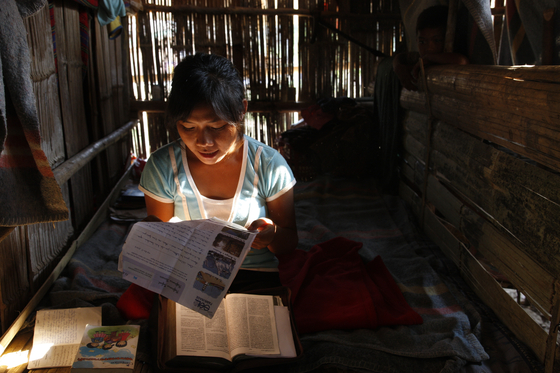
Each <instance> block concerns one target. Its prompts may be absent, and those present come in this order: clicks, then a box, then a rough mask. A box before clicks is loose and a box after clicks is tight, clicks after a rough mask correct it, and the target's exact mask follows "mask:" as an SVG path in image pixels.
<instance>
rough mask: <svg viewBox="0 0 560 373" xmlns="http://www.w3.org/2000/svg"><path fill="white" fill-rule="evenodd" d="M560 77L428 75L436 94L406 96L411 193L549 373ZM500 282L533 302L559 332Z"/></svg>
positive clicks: (558, 311) (557, 310) (559, 251)
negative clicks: (535, 316) (541, 322)
mask: <svg viewBox="0 0 560 373" xmlns="http://www.w3.org/2000/svg"><path fill="white" fill-rule="evenodd" d="M559 73H560V67H558V66H538V67H504V66H474V65H472V66H462V67H457V66H439V67H433V68H431V69H430V70H429V71H428V72H427V92H428V93H427V94H426V93H423V92H425V91H423V90H422V91H421V92H420V93H418V92H411V91H407V90H403V92H402V94H401V105H402V106H403V107H404V108H405V109H407V114H406V117H405V120H404V139H403V157H402V165H401V171H402V172H401V174H402V180H403V183H401V195H402V196H403V197H405V199H407V200H408V201H409V202H411V204H412V205H413V206H415V209H416V214H417V216H418V218H419V220H420V222H421V224H422V225H423V228H424V230H425V231H426V232H427V233H428V235H429V237H430V238H431V239H432V240H433V241H434V242H435V243H436V244H438V245H439V246H440V247H441V248H442V249H443V250H444V251H445V252H446V254H447V255H448V256H449V257H450V258H452V259H453V260H454V261H455V263H456V264H457V265H458V267H459V269H460V271H461V274H462V275H463V277H464V278H465V279H466V280H467V282H468V283H469V284H470V286H471V287H472V289H474V291H475V292H476V293H477V294H478V295H479V297H480V298H481V299H482V300H483V301H484V302H485V303H486V304H487V305H489V306H490V307H491V308H492V309H493V310H494V311H495V313H496V314H497V316H498V317H499V318H500V319H501V320H502V321H503V322H504V323H505V324H506V325H507V326H508V327H509V328H510V329H511V330H512V331H513V332H514V333H515V334H516V335H517V336H518V337H519V338H520V339H521V340H522V341H524V342H525V343H526V344H527V345H528V346H529V347H531V348H532V349H533V350H534V352H535V353H536V355H537V356H538V357H539V359H541V361H543V362H544V363H545V366H546V371H547V372H552V371H558V367H559V366H560V365H559V364H560V349H559V348H557V334H558V328H557V327H554V326H555V325H557V324H558V323H559V322H560V293H559V290H560V287H559V285H560V283H559V279H560V233H559V232H560V193H559V191H560V188H559V186H560V142H559V140H560V131H559V128H558V117H559V110H560V105H559V104H558V102H557V101H558V97H560V85H559V84H558V83H560V79H559V76H560V74H559ZM426 97H428V98H426ZM427 165H428V167H427ZM496 273H499V275H498V276H496V275H495V274H496ZM497 279H499V280H500V282H502V283H504V281H505V282H506V283H507V284H508V285H507V286H509V287H512V288H515V289H518V290H519V291H520V292H521V293H522V294H524V295H525V296H526V297H527V299H528V300H529V302H530V304H531V305H532V306H533V307H535V308H536V309H538V310H539V311H540V313H541V314H542V315H543V317H544V318H546V319H547V320H548V322H549V325H551V326H550V328H549V329H543V328H542V327H541V326H540V325H538V324H537V323H536V322H535V321H534V320H533V319H532V318H531V317H530V316H529V315H528V314H527V313H526V312H525V311H524V310H523V309H522V308H521V307H520V306H519V305H518V304H517V302H516V301H514V300H513V299H512V298H511V297H510V296H509V295H508V294H506V292H505V291H504V290H503V289H502V285H501V284H500V283H499V282H498V281H497ZM510 284H511V285H510ZM554 364H555V366H554Z"/></svg>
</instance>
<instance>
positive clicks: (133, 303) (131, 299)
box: [117, 284, 156, 320]
mask: <svg viewBox="0 0 560 373" xmlns="http://www.w3.org/2000/svg"><path fill="white" fill-rule="evenodd" d="M155 294H156V293H154V292H153V291H151V290H148V289H145V288H143V287H141V286H138V285H136V284H130V286H129V287H128V289H126V291H125V292H124V293H123V294H122V295H121V297H120V298H119V300H118V302H117V309H118V310H119V311H120V313H121V315H122V317H124V318H125V319H127V320H140V319H147V318H148V317H150V311H151V310H152V305H153V304H154V300H155Z"/></svg>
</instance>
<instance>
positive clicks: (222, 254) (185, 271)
mask: <svg viewBox="0 0 560 373" xmlns="http://www.w3.org/2000/svg"><path fill="white" fill-rule="evenodd" d="M256 235H257V232H249V231H248V230H246V229H245V228H244V227H242V226H239V225H236V224H232V223H228V222H224V221H222V220H219V219H216V218H212V219H203V220H192V221H181V222H178V223H169V222H167V223H164V222H140V223H136V224H135V225H134V226H133V227H132V229H131V231H130V233H129V234H128V237H127V239H126V242H125V244H124V245H123V250H122V254H121V257H120V260H119V262H120V263H119V268H121V269H122V271H123V278H125V279H126V280H129V281H131V282H134V283H136V284H137V285H140V286H142V287H144V288H146V289H149V290H151V291H154V292H156V293H158V294H161V295H163V296H165V297H167V298H168V299H171V300H173V301H175V302H177V303H179V304H182V305H183V306H185V307H187V308H190V309H193V310H195V311H197V312H199V313H201V314H203V315H205V316H207V317H210V318H212V317H213V315H214V313H215V312H216V310H217V308H218V306H219V305H220V303H221V301H222V299H223V298H224V296H225V294H226V293H227V290H228V289H229V286H230V285H231V282H232V281H233V278H234V277H235V274H236V273H237V271H238V270H239V268H240V267H241V263H242V262H243V260H244V259H245V256H246V255H247V253H248V252H249V250H250V248H251V244H252V243H253V240H254V239H255V236H256Z"/></svg>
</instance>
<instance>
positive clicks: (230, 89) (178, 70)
mask: <svg viewBox="0 0 560 373" xmlns="http://www.w3.org/2000/svg"><path fill="white" fill-rule="evenodd" d="M244 99H245V87H244V86H243V81H242V80H241V76H240V74H239V72H238V71H237V69H236V68H235V66H233V64H232V63H231V61H229V60H228V59H227V58H225V57H222V56H218V55H215V54H205V53H196V54H195V55H192V56H188V57H185V58H184V59H183V60H182V61H181V62H179V64H178V65H177V66H176V67H175V72H174V73H173V82H172V86H171V93H170V94H169V97H168V99H167V112H166V123H167V129H168V130H169V131H170V132H171V133H172V134H174V135H176V137H178V134H177V122H178V121H180V120H183V121H184V120H187V119H188V118H189V116H190V115H191V112H192V111H193V109H194V108H195V107H196V106H197V105H200V104H208V105H210V106H212V108H213V109H214V112H215V113H216V115H217V116H218V117H219V118H220V119H222V120H224V121H226V122H228V123H230V124H234V125H235V126H236V127H237V128H238V130H239V131H240V133H242V132H243V127H242V121H243V115H244V113H245V105H244V103H243V100H244Z"/></svg>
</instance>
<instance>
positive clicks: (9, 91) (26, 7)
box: [0, 0, 68, 226]
mask: <svg viewBox="0 0 560 373" xmlns="http://www.w3.org/2000/svg"><path fill="white" fill-rule="evenodd" d="M45 4H46V1H45V0H39V1H37V0H35V1H31V0H26V1H18V2H17V4H16V1H15V0H5V1H3V2H2V6H1V7H0V69H1V71H2V74H0V190H2V193H0V226H17V225H24V224H34V223H43V222H53V221H61V220H67V219H68V208H67V207H66V203H65V202H64V199H63V198H62V192H61V190H60V186H59V185H58V183H57V181H56V179H55V178H54V174H53V172H52V169H51V167H50V164H49V161H48V159H47V157H46V155H45V153H44V152H43V150H42V149H41V135H40V131H39V118H38V114H37V107H36V106H35V94H34V93H33V85H32V82H31V58H30V54H29V47H28V45H27V31H26V29H25V26H24V23H23V18H22V17H26V16H30V15H32V14H33V13H34V12H36V11H38V10H40V9H41V8H42V7H43V6H44V5H45Z"/></svg>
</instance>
